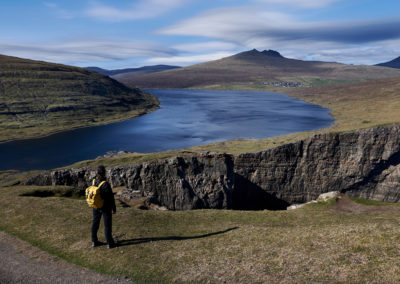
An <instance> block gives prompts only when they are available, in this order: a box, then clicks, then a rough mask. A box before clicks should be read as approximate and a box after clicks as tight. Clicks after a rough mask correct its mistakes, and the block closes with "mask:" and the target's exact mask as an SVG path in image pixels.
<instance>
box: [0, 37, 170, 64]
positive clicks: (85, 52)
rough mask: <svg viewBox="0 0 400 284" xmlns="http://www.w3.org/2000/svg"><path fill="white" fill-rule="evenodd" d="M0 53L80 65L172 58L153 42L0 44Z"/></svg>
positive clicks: (165, 49)
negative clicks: (146, 58)
mask: <svg viewBox="0 0 400 284" xmlns="http://www.w3.org/2000/svg"><path fill="white" fill-rule="evenodd" d="M0 54H6V55H11V56H17V57H23V58H30V59H36V60H44V61H50V62H59V63H64V64H73V65H81V64H85V63H90V62H93V61H97V62H99V61H102V62H104V61H114V60H127V59H130V58H140V57H152V56H154V57H160V56H173V55H175V54H176V51H175V50H173V49H171V48H166V47H164V46H160V45H158V44H155V43H149V42H136V41H135V42H133V41H105V40H102V41H100V40H87V41H73V42H63V43H53V44H32V43H21V42H14V43H10V42H1V41H0Z"/></svg>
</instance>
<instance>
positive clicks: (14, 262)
mask: <svg viewBox="0 0 400 284" xmlns="http://www.w3.org/2000/svg"><path fill="white" fill-rule="evenodd" d="M86 247H87V244H86ZM88 249H89V248H88ZM0 255H1V257H0V283H2V284H6V283H45V284H46V283H51V284H53V283H132V282H131V281H130V280H129V279H117V278H113V277H110V276H108V275H103V274H100V273H97V272H94V271H91V270H89V269H85V268H81V267H79V266H77V265H74V264H71V263H68V262H66V261H64V260H61V259H60V258H58V257H56V256H52V255H50V254H48V253H46V252H44V251H41V250H39V249H37V248H35V247H33V246H31V245H29V244H28V243H26V242H24V241H22V240H20V239H17V238H15V237H13V236H10V235H8V234H6V233H4V232H2V231H0Z"/></svg>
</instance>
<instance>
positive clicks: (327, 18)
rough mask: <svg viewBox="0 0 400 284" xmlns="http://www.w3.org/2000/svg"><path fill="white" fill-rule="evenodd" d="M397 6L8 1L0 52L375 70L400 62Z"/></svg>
mask: <svg viewBox="0 0 400 284" xmlns="http://www.w3.org/2000/svg"><path fill="white" fill-rule="evenodd" d="M399 11H400V1H395V0H381V1H371V0H249V1H242V0H213V1H208V0H135V1H133V0H119V1H106V0H61V1H52V0H44V1H36V0H2V1H1V2H0V54H6V55H13V56H18V57H23V58H31V59H38V60H45V61H51V62H58V63H64V64H70V65H76V66H99V67H103V68H108V69H116V68H126V67H139V66H144V65H155V64H169V65H180V66H186V65H191V64H195V63H199V62H204V61H209V60H214V59H219V58H222V57H226V56H229V55H232V54H235V53H237V52H241V51H245V50H249V49H253V48H256V49H259V50H264V49H274V50H277V51H279V52H280V53H281V54H282V55H284V56H286V57H289V58H296V59H304V60H322V61H336V62H343V63H351V64H376V63H380V62H385V61H389V60H391V59H394V58H396V57H398V56H400V14H399Z"/></svg>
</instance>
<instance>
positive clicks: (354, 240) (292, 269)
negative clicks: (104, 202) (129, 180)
mask: <svg viewBox="0 0 400 284" xmlns="http://www.w3.org/2000/svg"><path fill="white" fill-rule="evenodd" d="M35 190H42V191H43V190H48V191H53V190H54V191H59V190H65V188H64V187H63V188H60V187H7V188H4V187H3V188H0V229H1V230H3V231H5V232H8V233H11V234H13V235H16V236H18V237H20V238H22V239H24V240H27V241H28V242H30V243H32V244H34V245H35V246H38V247H39V248H41V249H43V250H45V251H48V252H50V253H52V254H54V255H57V256H60V257H62V258H64V259H66V260H68V261H70V262H73V263H76V264H78V265H81V266H84V267H88V268H91V269H94V270H97V271H100V272H103V273H107V274H111V275H115V276H117V275H118V276H127V277H129V278H131V279H133V280H134V281H136V282H139V283H175V282H178V283H182V282H189V283H204V282H211V283H221V282H223V281H226V282H228V283H241V282H247V283H258V282H260V283H266V282H268V283H276V282H280V283H293V282H296V283H310V282H334V283H354V282H357V283H365V282H370V283H390V282H398V281H400V277H399V275H400V270H399V267H400V259H399V258H398V251H399V249H400V245H399V244H400V228H399V226H398V223H399V221H400V215H399V214H393V212H381V213H368V214H344V213H337V212H333V211H331V208H332V206H334V202H327V203H323V204H316V205H311V206H306V207H304V208H302V209H298V210H292V211H230V210H194V211H151V210H137V209H134V208H132V207H128V208H123V207H121V206H118V208H117V215H114V220H113V221H114V222H113V226H114V227H113V228H114V235H115V236H116V237H117V239H118V240H119V241H120V242H121V243H122V244H124V245H123V246H120V247H118V248H116V249H113V250H108V249H106V248H105V247H104V246H103V247H98V248H96V249H91V248H90V222H91V211H90V209H89V207H87V205H86V204H85V201H84V200H79V199H71V198H65V197H47V198H39V197H32V196H21V194H24V193H32V192H33V191H35ZM10 205H12V206H10ZM32 212H35V213H34V214H32ZM99 237H100V239H101V240H103V241H104V237H103V235H102V229H100V231H99Z"/></svg>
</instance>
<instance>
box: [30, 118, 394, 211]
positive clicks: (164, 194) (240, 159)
mask: <svg viewBox="0 0 400 284" xmlns="http://www.w3.org/2000/svg"><path fill="white" fill-rule="evenodd" d="M107 174H108V177H109V181H110V182H111V183H112V186H114V187H116V186H125V187H126V188H127V189H126V190H124V191H123V192H122V193H121V195H122V197H124V198H130V197H131V196H133V195H134V194H137V193H138V192H139V193H140V195H141V196H146V197H149V198H151V200H152V201H153V202H155V203H157V204H159V205H161V206H165V207H167V208H168V209H172V210H188V209H199V208H231V209H283V208H286V207H287V206H288V205H290V204H293V203H305V202H308V201H310V200H312V199H315V198H317V197H318V196H319V195H320V194H321V193H325V192H330V191H339V192H342V193H345V194H347V195H351V196H355V197H362V198H366V199H374V200H379V201H388V202H399V200H400V126H399V125H395V126H385V127H377V128H372V129H367V130H362V131H358V132H352V133H339V134H337V133H329V134H319V135H315V136H314V137H312V138H309V139H306V140H302V141H299V142H296V143H291V144H286V145H282V146H279V147H276V148H274V149H269V150H265V151H262V152H258V153H246V154H241V155H238V156H233V155H228V154H203V155H200V154H199V155H194V156H191V157H174V158H170V159H166V160H163V161H158V162H152V163H142V164H131V165H122V166H117V167H113V168H109V169H107ZM93 175H94V172H93V171H91V170H90V169H88V168H81V169H68V170H59V171H52V172H46V173H42V174H39V175H37V176H34V177H32V178H31V179H29V180H28V181H27V183H26V184H35V185H72V186H75V187H78V188H84V187H86V186H87V185H88V184H89V182H90V180H91V179H92V178H93Z"/></svg>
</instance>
